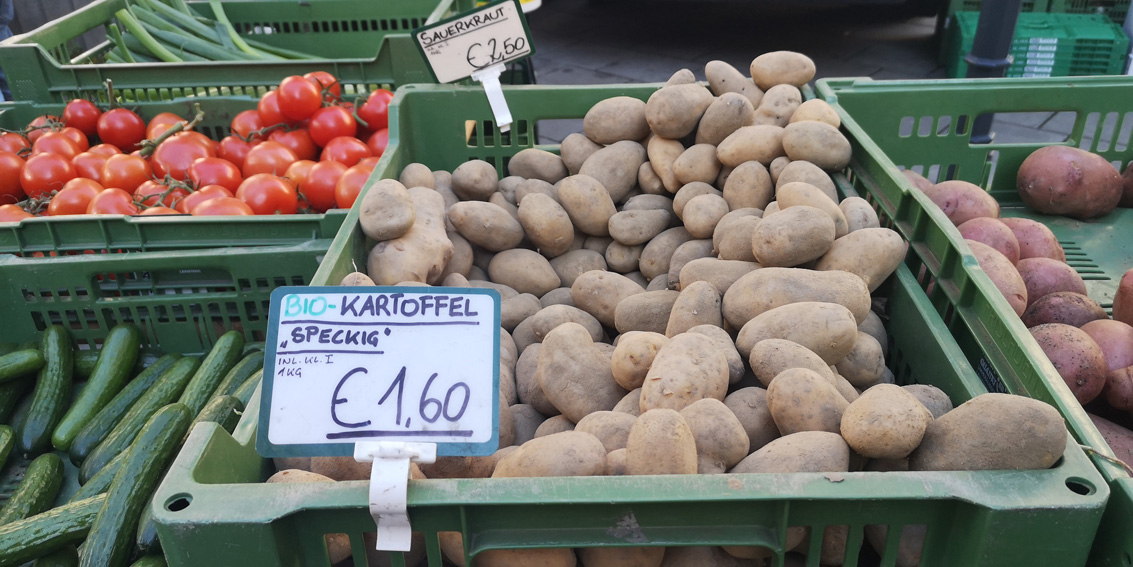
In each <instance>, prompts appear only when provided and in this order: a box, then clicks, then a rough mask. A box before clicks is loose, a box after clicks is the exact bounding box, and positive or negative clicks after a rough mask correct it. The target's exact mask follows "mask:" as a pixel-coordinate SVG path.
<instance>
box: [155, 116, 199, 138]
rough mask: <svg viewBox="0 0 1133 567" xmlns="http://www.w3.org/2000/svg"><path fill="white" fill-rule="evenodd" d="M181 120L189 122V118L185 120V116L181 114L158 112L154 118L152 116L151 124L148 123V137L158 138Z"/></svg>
mask: <svg viewBox="0 0 1133 567" xmlns="http://www.w3.org/2000/svg"><path fill="white" fill-rule="evenodd" d="M179 122H184V123H185V124H186V125H187V124H188V123H189V121H188V120H185V119H184V118H181V117H180V116H178V115H176V114H174V113H172V112H161V113H158V114H157V115H156V116H154V117H153V118H150V120H149V124H147V125H146V139H147V140H155V139H157V138H158V136H161V135H162V134H164V133H165V131H166V130H168V129H170V128H172V127H173V126H175V125H176V124H177V123H179ZM182 128H184V126H182Z"/></svg>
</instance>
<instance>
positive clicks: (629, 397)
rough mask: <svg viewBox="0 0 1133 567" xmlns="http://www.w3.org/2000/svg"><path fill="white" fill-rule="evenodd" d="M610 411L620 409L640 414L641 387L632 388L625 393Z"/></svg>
mask: <svg viewBox="0 0 1133 567" xmlns="http://www.w3.org/2000/svg"><path fill="white" fill-rule="evenodd" d="M612 411H620V412H622V413H628V414H630V415H641V388H634V389H633V390H630V392H629V393H628V394H626V395H625V397H623V398H622V399H621V400H620V401H618V405H616V406H614V409H613V410H612Z"/></svg>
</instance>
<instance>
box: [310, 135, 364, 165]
mask: <svg viewBox="0 0 1133 567" xmlns="http://www.w3.org/2000/svg"><path fill="white" fill-rule="evenodd" d="M370 155H372V154H371V153H370V147H369V146H367V145H366V144H365V143H363V142H362V140H359V139H358V138H353V137H347V136H339V137H337V138H334V139H333V140H331V141H329V142H327V145H326V146H325V147H324V148H323V153H322V155H320V156H319V160H320V161H328V160H330V161H337V162H339V163H341V164H342V165H345V166H346V167H350V166H352V165H355V164H357V163H358V162H359V161H362V158H365V157H369V156H370Z"/></svg>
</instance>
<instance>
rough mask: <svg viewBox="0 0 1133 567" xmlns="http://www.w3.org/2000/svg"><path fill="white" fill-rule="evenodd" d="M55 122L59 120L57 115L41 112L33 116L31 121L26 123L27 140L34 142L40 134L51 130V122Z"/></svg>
mask: <svg viewBox="0 0 1133 567" xmlns="http://www.w3.org/2000/svg"><path fill="white" fill-rule="evenodd" d="M57 122H59V117H58V116H52V115H50V114H41V115H39V116H36V117H35V118H33V119H32V121H31V122H29V123H28V129H29V130H28V133H27V137H28V142H30V143H32V144H34V143H35V141H36V140H37V139H39V137H40V136H42V135H44V134H46V133H47V132H51V131H53V130H54V128H53V127H52V124H54V123H57Z"/></svg>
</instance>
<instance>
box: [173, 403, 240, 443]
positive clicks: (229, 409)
mask: <svg viewBox="0 0 1133 567" xmlns="http://www.w3.org/2000/svg"><path fill="white" fill-rule="evenodd" d="M243 412H244V402H241V401H240V400H239V399H237V398H236V396H219V397H216V398H213V399H212V400H210V401H209V403H208V405H206V406H205V407H204V409H202V410H201V413H198V414H197V417H196V418H195V419H193V423H192V425H190V426H189V432H187V433H185V439H182V440H181V443H184V442H185V441H186V440H188V438H189V433H191V432H192V431H193V428H194V427H196V426H197V424H198V423H205V422H213V423H217V424H219V425H220V426H221V427H222V428H224V430H225V431H227V432H229V433H231V432H232V430H233V429H234V428H235V427H236V424H237V423H239V422H240V416H241V415H243Z"/></svg>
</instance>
